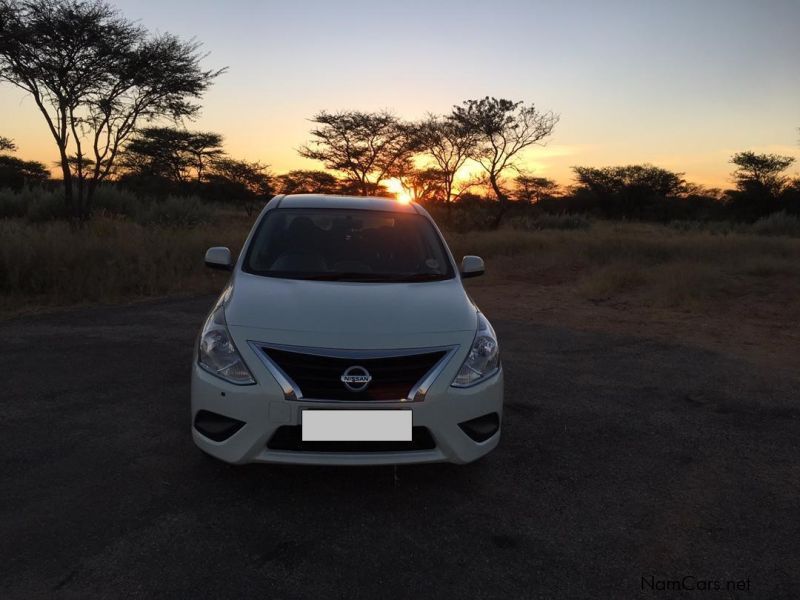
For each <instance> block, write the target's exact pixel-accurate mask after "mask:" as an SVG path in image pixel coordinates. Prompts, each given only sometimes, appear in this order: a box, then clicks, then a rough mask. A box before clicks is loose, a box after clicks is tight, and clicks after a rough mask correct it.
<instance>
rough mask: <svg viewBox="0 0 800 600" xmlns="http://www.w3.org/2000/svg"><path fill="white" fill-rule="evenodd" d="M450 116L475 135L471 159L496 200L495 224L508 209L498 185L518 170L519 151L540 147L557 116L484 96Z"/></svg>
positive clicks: (454, 111) (516, 103)
mask: <svg viewBox="0 0 800 600" xmlns="http://www.w3.org/2000/svg"><path fill="white" fill-rule="evenodd" d="M452 117H453V119H454V120H455V122H456V123H458V124H459V125H461V126H462V127H464V128H465V129H466V130H467V131H472V132H474V133H475V135H476V136H477V144H478V146H477V151H476V154H475V156H474V159H475V160H476V162H477V163H478V164H479V165H480V166H481V167H482V168H483V169H484V171H486V174H487V176H488V179H489V185H490V186H491V188H492V190H493V191H494V193H495V196H496V198H497V200H498V203H499V211H498V214H497V219H496V224H499V223H500V219H501V218H502V215H503V213H504V212H505V210H506V209H507V206H508V196H507V194H506V193H505V192H504V191H503V189H502V186H501V180H502V178H503V176H504V174H505V173H506V172H507V171H509V170H517V169H518V164H519V161H520V159H521V153H522V151H523V150H525V149H526V148H528V147H530V146H532V145H534V144H541V142H542V140H544V139H545V138H547V137H548V136H549V135H550V134H551V133H552V132H553V128H554V127H555V126H556V123H558V115H556V114H554V113H553V112H550V111H546V112H541V111H539V110H538V109H537V108H536V107H535V106H534V105H533V104H525V103H524V102H521V101H520V102H514V101H512V100H506V99H504V98H493V97H489V96H486V97H485V98H481V99H480V100H466V101H465V102H464V103H463V104H462V105H461V106H455V107H453V113H452Z"/></svg>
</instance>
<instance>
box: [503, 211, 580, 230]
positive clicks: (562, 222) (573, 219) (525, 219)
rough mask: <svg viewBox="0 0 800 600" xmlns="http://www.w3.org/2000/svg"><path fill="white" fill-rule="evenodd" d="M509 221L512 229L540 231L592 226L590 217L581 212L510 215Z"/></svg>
mask: <svg viewBox="0 0 800 600" xmlns="http://www.w3.org/2000/svg"><path fill="white" fill-rule="evenodd" d="M510 222H511V226H512V227H513V228H514V229H523V230H525V231H541V230H542V229H561V230H575V229H584V230H585V229H589V228H590V227H591V226H592V221H591V219H589V217H587V216H585V215H581V214H560V215H550V214H541V215H536V216H531V215H523V216H518V217H512V218H511V219H510Z"/></svg>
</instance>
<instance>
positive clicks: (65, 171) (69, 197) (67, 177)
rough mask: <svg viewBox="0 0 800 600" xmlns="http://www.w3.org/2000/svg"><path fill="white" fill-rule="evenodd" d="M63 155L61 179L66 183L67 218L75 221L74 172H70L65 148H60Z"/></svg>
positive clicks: (65, 202)
mask: <svg viewBox="0 0 800 600" xmlns="http://www.w3.org/2000/svg"><path fill="white" fill-rule="evenodd" d="M59 151H60V154H61V177H62V180H63V183H64V208H65V209H66V213H67V217H68V218H69V219H70V220H71V221H73V222H74V221H75V220H76V219H75V217H76V216H77V215H76V211H75V197H74V194H73V190H72V171H70V170H69V157H68V156H67V151H66V149H65V148H59Z"/></svg>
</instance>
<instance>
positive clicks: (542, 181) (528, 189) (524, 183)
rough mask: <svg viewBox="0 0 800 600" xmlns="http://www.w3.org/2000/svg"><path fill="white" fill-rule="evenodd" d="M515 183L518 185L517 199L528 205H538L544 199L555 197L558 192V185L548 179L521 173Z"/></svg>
mask: <svg viewBox="0 0 800 600" xmlns="http://www.w3.org/2000/svg"><path fill="white" fill-rule="evenodd" d="M514 182H515V183H516V190H515V193H516V195H517V199H518V200H522V201H523V202H527V203H528V204H536V203H537V202H539V201H540V200H542V199H543V198H547V197H550V196H553V195H554V194H556V193H557V192H558V183H556V182H555V181H553V180H552V179H548V178H547V177H535V176H533V175H526V174H524V173H520V174H519V175H517V177H515V178H514Z"/></svg>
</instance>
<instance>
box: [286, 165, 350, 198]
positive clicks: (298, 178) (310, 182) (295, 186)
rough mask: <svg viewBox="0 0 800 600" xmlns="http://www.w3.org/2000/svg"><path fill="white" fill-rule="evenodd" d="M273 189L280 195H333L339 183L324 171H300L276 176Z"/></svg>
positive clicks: (337, 189) (338, 189)
mask: <svg viewBox="0 0 800 600" xmlns="http://www.w3.org/2000/svg"><path fill="white" fill-rule="evenodd" d="M275 187H276V190H275V191H276V192H278V193H280V194H312V193H317V194H335V193H337V192H338V191H340V181H339V180H338V179H336V177H334V176H333V175H331V174H330V173H328V172H326V171H314V170H302V169H300V170H295V171H289V172H288V173H283V174H281V175H278V176H277V177H276V178H275Z"/></svg>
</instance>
